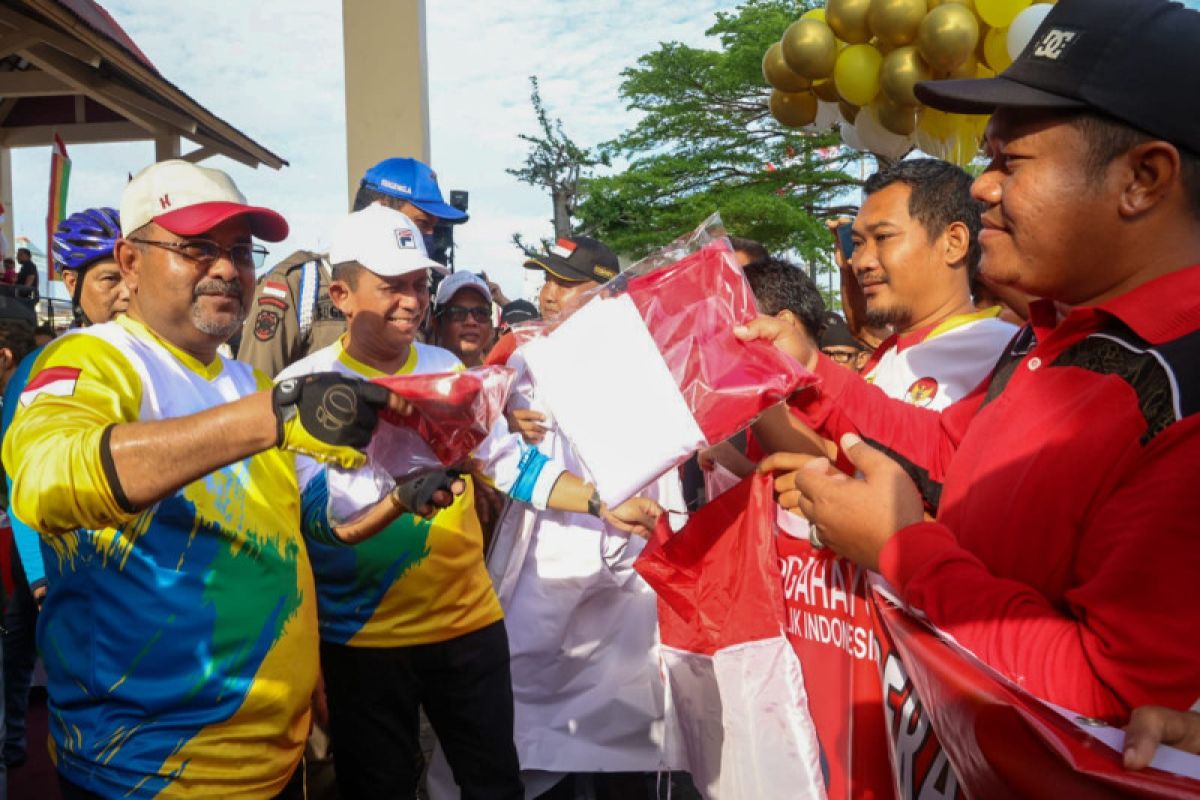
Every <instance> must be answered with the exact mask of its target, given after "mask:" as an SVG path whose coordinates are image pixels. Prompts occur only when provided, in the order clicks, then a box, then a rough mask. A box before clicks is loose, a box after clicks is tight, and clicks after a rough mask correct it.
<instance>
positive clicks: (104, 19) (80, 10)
mask: <svg viewBox="0 0 1200 800" xmlns="http://www.w3.org/2000/svg"><path fill="white" fill-rule="evenodd" d="M54 2H56V3H58V4H59V5H60V6H62V7H63V8H65V9H66V10H68V11H70V12H71V13H72V14H73V15H75V17H77V18H78V19H79V21H80V22H82V23H83V24H84V25H87V26H88V27H89V28H91V29H92V30H93V31H95V32H96V33H99V34H101V35H102V36H106V37H108V38H109V39H111V40H113V41H114V42H116V43H117V44H119V45H121V47H123V48H125V49H126V50H128V51H129V53H130V54H131V55H132V56H134V57H135V58H136V59H137V60H138V61H141V62H142V63H143V64H145V65H146V66H147V67H149V68H150V69H152V70H154V71H155V72H158V68H157V67H155V66H154V63H153V62H152V61H151V60H150V59H149V58H148V57H147V56H146V54H145V53H143V52H142V50H141V48H139V47H138V46H137V43H136V42H135V41H133V39H131V38H129V34H128V33H126V32H125V29H124V28H122V27H121V26H120V25H119V24H117V21H116V20H115V19H113V18H112V15H111V14H109V13H108V12H107V11H105V10H104V8H103V7H102V6H101V5H100V4H99V3H97V2H95V0H54Z"/></svg>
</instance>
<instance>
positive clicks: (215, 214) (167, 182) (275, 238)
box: [121, 159, 288, 242]
mask: <svg viewBox="0 0 1200 800" xmlns="http://www.w3.org/2000/svg"><path fill="white" fill-rule="evenodd" d="M240 216H244V217H246V218H247V219H248V220H249V222H250V230H251V231H252V232H253V233H254V235H255V236H257V237H258V238H259V239H262V240H263V241H267V242H280V241H283V240H284V239H286V238H287V235H288V224H287V220H285V219H284V218H283V217H282V216H281V215H280V214H278V213H277V212H275V211H272V210H271V209H269V208H263V207H261V206H251V205H247V204H246V198H245V196H243V195H242V193H241V192H239V191H238V188H237V186H235V185H234V183H233V179H232V178H230V177H229V176H228V175H226V174H225V173H224V172H222V171H221V170H219V169H209V168H208V167H200V166H197V165H195V164H192V163H191V162H188V161H183V160H181V159H173V160H170V161H159V162H158V163H157V164H151V165H150V166H148V167H146V168H145V169H143V170H142V171H141V172H139V173H138V174H137V175H134V176H133V178H132V179H130V181H129V183H127V184H126V185H125V191H123V192H122V193H121V234H122V235H124V236H128V235H129V234H131V233H133V232H134V231H136V230H137V229H138V228H140V227H142V226H143V225H146V224H147V223H150V222H156V223H158V224H159V225H161V226H162V227H164V228H166V229H167V230H169V231H170V232H171V233H174V234H178V235H179V236H196V235H199V234H201V233H205V232H207V231H210V230H212V229H213V228H215V227H217V226H218V225H220V224H221V223H222V222H225V221H226V220H229V219H233V218H234V217H240Z"/></svg>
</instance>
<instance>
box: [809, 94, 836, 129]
mask: <svg viewBox="0 0 1200 800" xmlns="http://www.w3.org/2000/svg"><path fill="white" fill-rule="evenodd" d="M841 118H842V113H841V112H840V111H839V110H838V104H837V103H827V102H825V101H824V100H818V101H817V118H816V120H814V121H813V124H812V127H813V130H816V131H819V132H821V133H824V132H825V131H827V130H831V129H833V128H835V127H837V121H838V120H839V119H841Z"/></svg>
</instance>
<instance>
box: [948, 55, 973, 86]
mask: <svg viewBox="0 0 1200 800" xmlns="http://www.w3.org/2000/svg"><path fill="white" fill-rule="evenodd" d="M977 72H979V61H978V60H977V59H976V58H975V53H974V52H972V53H971V55H969V56H967V60H966V61H964V62H963V63H961V64H959V65H958V66H957V67H955V68H954V69H952V70H949V71H948V72H946V74H945V77H946V78H950V79H960V78H974V77H976V73H977Z"/></svg>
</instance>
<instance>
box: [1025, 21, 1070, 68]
mask: <svg viewBox="0 0 1200 800" xmlns="http://www.w3.org/2000/svg"><path fill="white" fill-rule="evenodd" d="M1078 40H1079V32H1078V31H1069V30H1066V29H1064V28H1051V29H1050V30H1048V31H1046V32H1045V33H1043V34H1042V38H1041V39H1039V40H1038V43H1037V47H1036V48H1035V49H1034V51H1033V55H1034V57H1035V58H1044V59H1046V60H1047V61H1061V60H1062V57H1063V56H1065V55H1066V54H1067V50H1068V49H1069V48H1070V47H1071V45H1073V44H1075V42H1077V41H1078Z"/></svg>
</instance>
